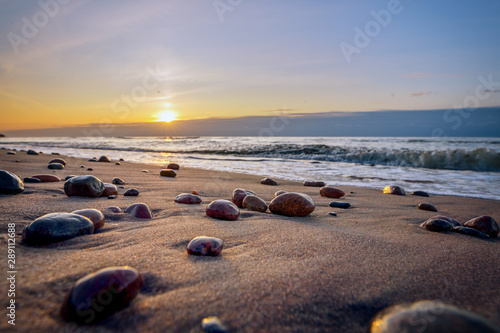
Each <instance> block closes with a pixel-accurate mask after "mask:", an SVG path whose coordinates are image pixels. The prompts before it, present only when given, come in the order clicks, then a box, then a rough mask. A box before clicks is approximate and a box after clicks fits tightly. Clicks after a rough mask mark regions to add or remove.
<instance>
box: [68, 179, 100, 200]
mask: <svg viewBox="0 0 500 333" xmlns="http://www.w3.org/2000/svg"><path fill="white" fill-rule="evenodd" d="M105 188H106V187H105V186H104V183H103V182H102V181H101V180H100V179H99V178H96V177H94V176H78V177H73V178H70V179H68V180H67V181H66V183H64V192H65V193H66V195H67V196H68V197H71V196H81V197H100V196H101V194H102V193H103V192H104V189H105Z"/></svg>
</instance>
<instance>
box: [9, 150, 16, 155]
mask: <svg viewBox="0 0 500 333" xmlns="http://www.w3.org/2000/svg"><path fill="white" fill-rule="evenodd" d="M7 155H16V152H14V151H8V152H7Z"/></svg>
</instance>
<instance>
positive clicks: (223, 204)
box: [205, 200, 240, 221]
mask: <svg viewBox="0 0 500 333" xmlns="http://www.w3.org/2000/svg"><path fill="white" fill-rule="evenodd" d="M205 213H206V214H207V216H210V217H213V218H214V219H219V220H228V221H234V220H236V219H238V217H239V216H240V210H239V208H238V207H237V206H236V205H235V204H234V203H232V202H230V201H228V200H215V201H212V202H211V203H210V204H209V205H208V206H207V208H206V210H205Z"/></svg>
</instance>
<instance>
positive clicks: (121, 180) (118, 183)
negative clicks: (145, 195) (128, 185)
mask: <svg viewBox="0 0 500 333" xmlns="http://www.w3.org/2000/svg"><path fill="white" fill-rule="evenodd" d="M112 183H113V184H115V185H125V182H124V181H123V179H121V178H118V177H115V178H113V181H112Z"/></svg>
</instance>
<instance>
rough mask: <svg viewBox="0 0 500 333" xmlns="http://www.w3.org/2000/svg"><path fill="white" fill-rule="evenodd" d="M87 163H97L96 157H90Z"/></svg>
mask: <svg viewBox="0 0 500 333" xmlns="http://www.w3.org/2000/svg"><path fill="white" fill-rule="evenodd" d="M88 161H89V162H97V157H92V158H91V159H90V160H88Z"/></svg>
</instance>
